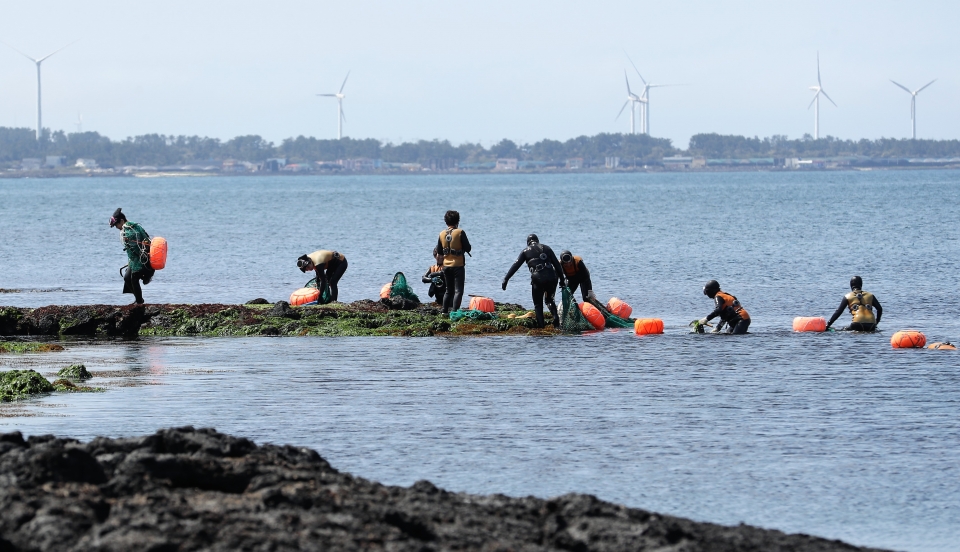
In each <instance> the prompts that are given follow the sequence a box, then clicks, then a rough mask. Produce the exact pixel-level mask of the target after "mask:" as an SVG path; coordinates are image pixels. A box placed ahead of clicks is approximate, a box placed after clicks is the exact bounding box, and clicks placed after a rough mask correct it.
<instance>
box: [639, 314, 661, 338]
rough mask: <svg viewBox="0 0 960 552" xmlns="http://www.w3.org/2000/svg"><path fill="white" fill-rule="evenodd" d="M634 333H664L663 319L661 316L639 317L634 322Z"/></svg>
mask: <svg viewBox="0 0 960 552" xmlns="http://www.w3.org/2000/svg"><path fill="white" fill-rule="evenodd" d="M633 333H635V334H637V335H648V334H662V333H663V320H660V319H659V318H638V319H637V321H636V322H634V323H633Z"/></svg>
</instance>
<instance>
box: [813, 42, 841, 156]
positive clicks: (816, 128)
mask: <svg viewBox="0 0 960 552" xmlns="http://www.w3.org/2000/svg"><path fill="white" fill-rule="evenodd" d="M810 90H813V91H814V92H816V94H814V95H813V101H812V102H810V105H808V106H807V109H810V108H811V107H813V106H814V105H816V108H815V109H814V110H813V139H814V140H819V139H820V94H823V97H824V98H826V99H828V100H830V103H832V104H833V105H834V107H840V106H838V105H837V102H835V101H833V99H832V98H831V97H830V96H828V95H827V93H826V91H825V90H824V89H823V83H821V82H820V52H817V85H816V86H811V87H810Z"/></svg>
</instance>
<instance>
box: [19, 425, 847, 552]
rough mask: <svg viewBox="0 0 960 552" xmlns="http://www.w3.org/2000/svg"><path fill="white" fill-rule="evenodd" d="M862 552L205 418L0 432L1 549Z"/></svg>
mask: <svg viewBox="0 0 960 552" xmlns="http://www.w3.org/2000/svg"><path fill="white" fill-rule="evenodd" d="M200 549H203V550H360V549H363V550H391V551H407V550H410V551H429V550H489V551H495V550H503V551H507V550H517V551H521V550H524V551H539V550H567V551H571V550H573V551H584V552H586V551H592V550H596V551H631V552H632V551H643V550H658V551H659V550H662V551H668V550H669V551H699V550H704V551H707V550H709V551H736V550H748V551H754V550H755V551H791V552H814V551H816V552H826V551H850V550H866V549H861V548H856V547H853V546H850V545H847V544H844V543H842V542H840V541H829V540H825V539H820V538H816V537H811V536H807V535H787V534H784V533H781V532H779V531H772V530H764V529H759V528H756V527H749V526H745V525H740V526H738V527H724V526H720V525H714V524H710V523H698V522H693V521H690V520H686V519H681V518H676V517H671V516H664V515H659V514H655V513H651V512H647V511H644V510H639V509H633V508H626V507H624V506H618V505H616V504H611V503H608V502H603V501H601V500H598V499H597V498H595V497H592V496H588V495H575V494H571V495H565V496H561V497H557V498H553V499H549V500H544V499H539V498H534V497H527V498H510V497H506V496H502V495H492V496H475V495H468V494H462V493H450V492H447V491H444V490H442V489H439V488H437V487H435V486H434V485H433V484H431V483H429V482H428V481H420V482H418V483H416V484H414V485H413V486H411V487H409V488H404V487H391V486H385V485H381V484H379V483H375V482H372V481H368V480H365V479H362V478H359V477H354V476H351V475H349V474H345V473H340V472H338V471H337V470H335V469H334V468H333V467H331V466H330V464H328V463H327V462H326V461H325V460H324V459H323V458H321V457H320V455H318V454H317V453H316V452H314V451H312V450H309V449H305V448H296V447H291V446H274V445H263V446H257V445H255V444H254V443H252V442H250V441H248V440H247V439H241V438H236V437H231V436H228V435H224V434H221V433H217V432H216V431H214V430H210V429H200V430H195V429H193V428H190V427H187V428H179V429H166V430H161V431H158V432H157V433H156V434H154V435H150V436H147V437H142V438H135V439H106V438H97V439H94V440H93V441H91V442H89V443H80V442H77V441H75V440H72V439H58V438H54V437H53V436H44V437H31V438H30V439H28V440H24V439H23V437H22V436H21V435H20V434H19V433H8V434H0V550H36V551H46V550H58V551H60V550H68V551H69V550H104V551H107V550H144V551H154V550H156V551H161V550H200Z"/></svg>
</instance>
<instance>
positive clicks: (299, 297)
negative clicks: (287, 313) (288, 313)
mask: <svg viewBox="0 0 960 552" xmlns="http://www.w3.org/2000/svg"><path fill="white" fill-rule="evenodd" d="M319 298H320V290H319V289H317V288H300V289H298V290H297V291H294V292H293V293H291V294H290V304H291V305H293V306H299V305H306V304H307V303H313V302H314V301H316V300H317V299H319Z"/></svg>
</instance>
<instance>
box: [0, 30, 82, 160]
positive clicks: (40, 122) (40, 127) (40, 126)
mask: <svg viewBox="0 0 960 552" xmlns="http://www.w3.org/2000/svg"><path fill="white" fill-rule="evenodd" d="M76 42H77V41H76V40H74V41H73V42H71V43H70V44H67V46H71V45H73V44H76ZM3 44H6V45H7V46H8V47H9V48H11V49H12V50H13V51H15V52H16V53H18V54H20V55H21V56H23V57H25V58H27V59H29V60H30V61H32V62H33V63H35V64H36V66H37V141H38V142H39V141H40V134H41V133H42V132H43V118H42V111H41V104H40V64H41V63H43V61H44V60H45V59H47V58H49V57H50V56H52V55H53V54H56V53H57V52H59V51H60V50H63V49H64V48H66V47H67V46H63V47H61V48H60V49H58V50H54V51H53V52H51V53H49V54H47V55H45V56H43V57H42V58H39V59H37V58H32V57H30V56H28V55H27V54H25V53H23V52H21V51H20V50H17V49H16V48H14V47H13V46H10V45H9V44H7V43H6V42H4V43H3Z"/></svg>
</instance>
